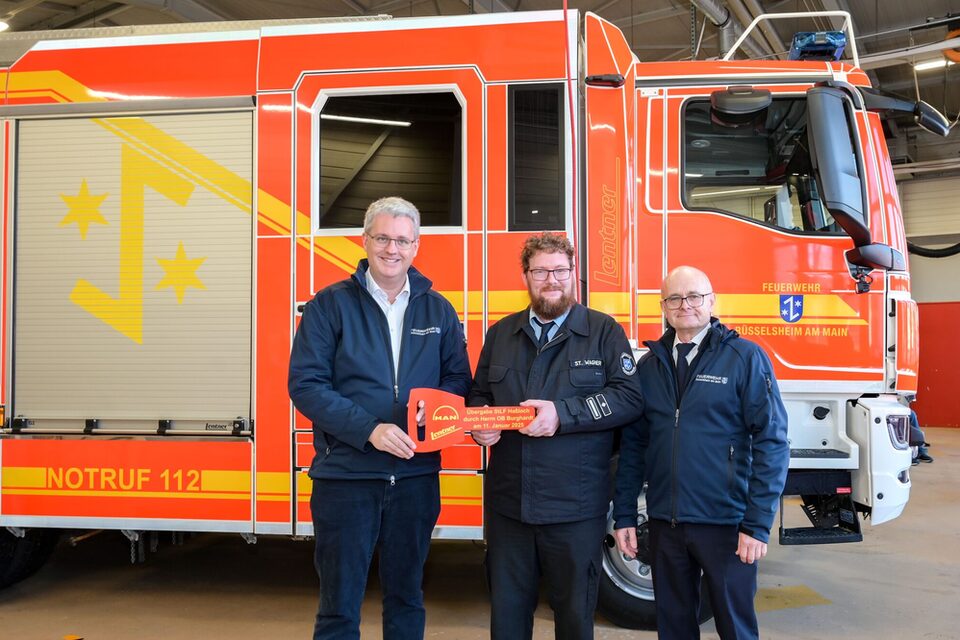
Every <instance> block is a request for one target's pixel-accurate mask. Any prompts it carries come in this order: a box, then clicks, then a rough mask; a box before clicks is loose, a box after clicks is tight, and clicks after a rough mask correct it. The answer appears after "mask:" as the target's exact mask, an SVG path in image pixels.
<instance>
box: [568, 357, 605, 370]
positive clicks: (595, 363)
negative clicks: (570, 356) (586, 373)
mask: <svg viewBox="0 0 960 640" xmlns="http://www.w3.org/2000/svg"><path fill="white" fill-rule="evenodd" d="M602 366H603V360H597V359H595V358H594V359H584V360H571V361H570V368H571V369H580V368H583V367H602Z"/></svg>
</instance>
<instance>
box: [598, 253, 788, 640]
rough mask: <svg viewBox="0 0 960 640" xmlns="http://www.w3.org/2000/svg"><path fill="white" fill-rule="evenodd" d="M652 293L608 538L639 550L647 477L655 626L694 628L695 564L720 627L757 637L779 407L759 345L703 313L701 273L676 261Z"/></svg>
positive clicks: (779, 475)
mask: <svg viewBox="0 0 960 640" xmlns="http://www.w3.org/2000/svg"><path fill="white" fill-rule="evenodd" d="M662 294H663V299H662V300H661V303H660V304H661V306H662V308H663V313H664V315H665V316H666V319H667V323H668V324H669V325H670V328H669V329H668V330H667V331H666V333H664V334H663V336H662V337H661V338H660V339H659V340H651V341H649V342H647V343H645V344H646V345H647V347H648V348H649V349H650V352H649V353H648V354H647V355H645V356H644V357H643V359H642V360H641V361H640V362H639V364H638V366H637V369H638V374H637V377H638V378H639V379H640V382H641V384H642V385H643V394H644V408H643V418H642V420H640V421H639V422H637V423H635V424H633V425H631V426H630V427H628V428H627V429H624V431H623V439H622V442H621V445H620V464H619V466H618V468H617V485H616V493H615V496H614V511H613V515H614V521H615V524H614V526H615V527H616V538H617V544H618V546H619V548H620V551H621V552H623V553H624V554H625V555H627V556H629V557H631V558H632V557H635V556H636V555H637V552H638V538H637V496H638V494H639V493H640V489H641V487H642V485H643V480H644V478H645V479H646V481H647V495H646V504H647V515H648V516H649V533H650V551H651V565H652V569H653V588H654V592H655V594H656V598H657V601H656V603H657V630H658V632H659V636H660V638H663V639H664V640H689V639H693V638H699V637H700V628H699V622H698V610H699V607H700V581H701V577H700V575H701V571H702V572H703V576H704V579H705V581H706V583H707V585H708V586H709V591H710V602H711V604H712V606H713V614H714V619H715V622H716V626H717V632H718V633H719V634H720V637H721V638H723V639H724V640H732V639H734V638H736V639H738V640H744V639H750V638H757V637H758V634H759V630H758V626H757V616H756V613H755V611H754V607H753V599H754V596H755V595H756V593H757V561H758V560H760V558H762V557H763V556H764V555H766V553H767V542H768V540H769V538H770V526H771V525H772V523H773V516H774V513H775V512H776V510H777V502H778V499H779V496H780V493H781V491H782V490H783V484H784V481H785V480H786V476H787V467H788V465H789V462H790V448H789V445H788V444H787V414H786V411H785V409H784V406H783V402H782V401H781V399H780V391H779V390H778V389H777V381H776V379H775V378H774V376H773V367H772V366H771V364H770V359H769V358H767V355H766V354H765V353H764V352H763V349H761V348H760V347H759V346H758V345H757V344H755V343H753V342H750V341H749V340H746V339H744V338H741V337H740V336H739V335H738V334H737V332H736V331H732V330H730V329H728V328H727V327H725V326H723V325H722V324H720V322H719V320H717V319H716V318H714V317H712V315H711V314H712V311H713V305H714V301H715V296H714V294H713V287H712V286H711V285H710V280H709V279H708V278H707V275H706V274H705V273H703V272H702V271H700V270H699V269H694V268H693V267H686V266H684V267H677V268H676V269H674V270H673V271H671V272H670V274H669V275H668V276H667V277H666V279H665V280H664V281H663V288H662Z"/></svg>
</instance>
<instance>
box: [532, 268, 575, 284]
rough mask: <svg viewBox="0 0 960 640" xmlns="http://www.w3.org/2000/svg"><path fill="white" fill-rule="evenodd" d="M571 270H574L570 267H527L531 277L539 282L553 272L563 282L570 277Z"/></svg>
mask: <svg viewBox="0 0 960 640" xmlns="http://www.w3.org/2000/svg"><path fill="white" fill-rule="evenodd" d="M571 271H573V269H571V268H569V267H564V268H563V269H527V273H529V274H530V277H531V278H533V279H534V280H536V281H537V282H543V281H544V280H546V279H547V277H548V276H549V275H550V274H551V273H552V274H553V277H554V278H556V279H557V281H558V282H563V281H565V280H569V279H570V272H571Z"/></svg>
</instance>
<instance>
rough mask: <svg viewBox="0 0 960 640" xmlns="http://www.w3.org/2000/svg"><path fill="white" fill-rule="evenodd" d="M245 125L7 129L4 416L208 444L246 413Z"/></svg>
mask: <svg viewBox="0 0 960 640" xmlns="http://www.w3.org/2000/svg"><path fill="white" fill-rule="evenodd" d="M252 127H253V124H252V115H251V114H250V113H249V112H242V113H238V112H234V113H202V114H177V115H160V116H149V117H123V118H74V119H60V120H36V121H24V122H21V123H20V124H19V126H18V137H17V154H16V158H17V166H16V204H15V222H14V224H15V229H14V231H15V240H14V251H13V260H14V276H13V277H14V281H13V284H14V287H13V300H12V301H13V312H14V325H13V336H12V346H13V366H12V372H13V379H12V382H13V385H12V387H13V406H12V410H13V413H14V415H16V416H23V417H25V418H27V419H28V420H30V421H31V422H29V423H25V424H26V425H27V428H34V429H40V428H54V429H66V430H72V429H82V428H83V427H84V426H85V425H90V424H91V423H90V422H88V421H90V420H98V421H99V422H98V423H95V424H96V425H97V426H98V427H99V428H100V429H103V430H110V429H118V430H130V429H133V430H139V429H145V430H153V429H156V428H157V425H158V421H160V420H169V421H172V422H171V424H170V426H171V427H172V430H173V431H177V430H184V431H187V430H191V431H192V430H198V429H199V430H201V431H213V432H220V431H223V430H225V425H230V424H232V421H233V420H234V419H236V418H238V417H243V418H246V417H247V416H249V415H250V413H251V400H250V398H251V379H250V376H251V322H252V321H251V299H252V290H251V254H252V249H251V247H252V224H253V223H252V219H251V208H252V207H251V202H252V187H251V175H252V135H253V134H252V131H253V128H252Z"/></svg>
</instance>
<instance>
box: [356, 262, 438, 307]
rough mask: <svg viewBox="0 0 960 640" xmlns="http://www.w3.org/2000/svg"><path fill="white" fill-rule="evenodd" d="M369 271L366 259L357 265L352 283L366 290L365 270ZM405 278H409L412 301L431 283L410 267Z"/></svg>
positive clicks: (427, 288)
mask: <svg viewBox="0 0 960 640" xmlns="http://www.w3.org/2000/svg"><path fill="white" fill-rule="evenodd" d="M368 269H370V263H369V262H368V261H367V259H366V258H363V259H362V260H360V262H358V263H357V270H356V272H355V273H354V274H353V275H352V276H351V278H352V279H353V281H354V282H355V283H356V284H357V285H358V286H359V287H360V288H361V289H363V290H364V291H366V289H367V270H368ZM407 277H408V278H410V298H411V299H413V298H415V297H417V296H419V295H422V294H424V293H426V292H427V291H429V290H430V287H432V286H433V282H431V281H430V278H428V277H427V276H425V275H423V274H422V273H420V272H419V271H417V269H416V267H414V266H412V265H411V266H410V268H409V269H408V270H407Z"/></svg>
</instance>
